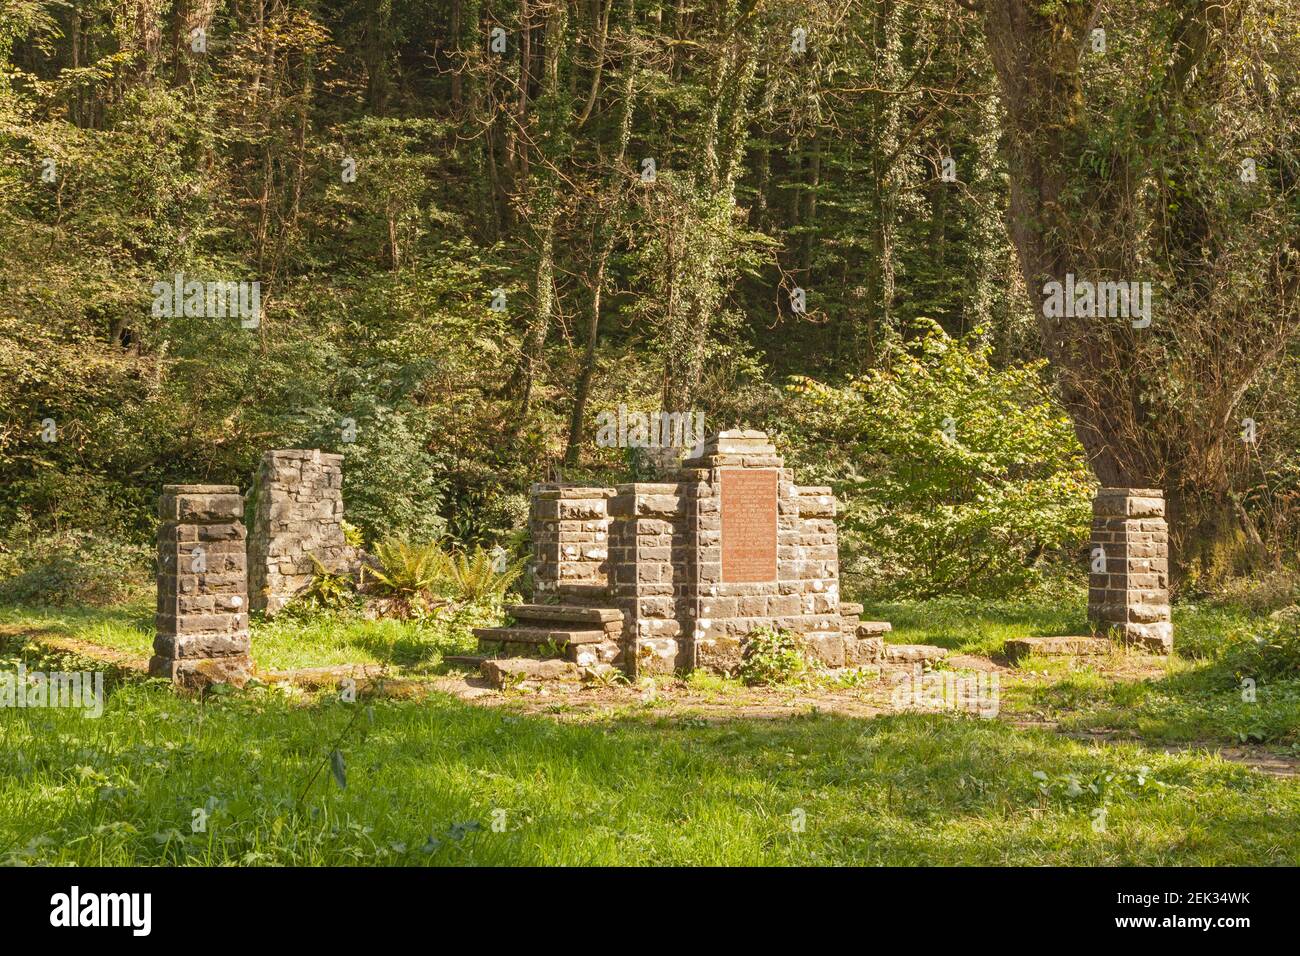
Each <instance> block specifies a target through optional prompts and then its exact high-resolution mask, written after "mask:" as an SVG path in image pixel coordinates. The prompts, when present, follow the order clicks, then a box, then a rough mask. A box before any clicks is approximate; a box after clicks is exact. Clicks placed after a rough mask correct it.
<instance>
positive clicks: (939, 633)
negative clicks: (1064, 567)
mask: <svg viewBox="0 0 1300 956" xmlns="http://www.w3.org/2000/svg"><path fill="white" fill-rule="evenodd" d="M1173 617H1174V648H1175V653H1176V654H1178V655H1179V656H1182V657H1205V656H1207V655H1209V654H1211V653H1212V652H1213V650H1214V649H1215V648H1216V647H1217V646H1219V645H1221V644H1222V643H1224V641H1226V640H1227V639H1229V638H1230V637H1232V636H1234V635H1236V634H1239V633H1241V632H1242V631H1246V630H1249V629H1250V628H1251V627H1252V625H1253V624H1255V623H1256V622H1258V620H1259V617H1260V615H1259V614H1252V613H1251V612H1249V611H1247V610H1245V609H1244V608H1241V607H1238V606H1221V605H1214V604H1209V603H1202V604H1176V605H1174V608H1173ZM862 618H863V620H879V621H889V622H890V623H891V624H892V625H893V630H892V631H890V632H889V633H888V634H887V635H885V638H886V640H888V641H889V642H890V643H891V644H934V645H936V646H938V647H946V648H949V649H950V650H953V651H955V652H957V653H961V654H984V655H994V654H997V653H999V652H1000V651H1001V650H1002V645H1003V644H1004V643H1006V641H1007V640H1008V639H1010V638H1015V637H1048V636H1052V635H1058V634H1088V633H1090V630H1091V629H1090V628H1089V626H1088V616H1087V594H1086V592H1084V591H1083V590H1081V589H1076V590H1075V591H1073V592H1067V593H1065V594H1063V595H1061V597H1060V599H1058V600H1052V599H1048V598H1036V599H1032V600H1026V599H1023V598H1008V599H986V598H967V597H942V598H931V599H929V600H924V601H902V600H899V601H875V602H866V603H864V605H863V612H862Z"/></svg>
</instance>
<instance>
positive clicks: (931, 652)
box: [885, 644, 948, 664]
mask: <svg viewBox="0 0 1300 956" xmlns="http://www.w3.org/2000/svg"><path fill="white" fill-rule="evenodd" d="M947 656H948V648H946V647H935V646H934V645H933V644H886V645H885V660H886V661H888V662H889V663H891V664H923V663H931V662H934V661H937V660H942V659H943V658H945V657H947Z"/></svg>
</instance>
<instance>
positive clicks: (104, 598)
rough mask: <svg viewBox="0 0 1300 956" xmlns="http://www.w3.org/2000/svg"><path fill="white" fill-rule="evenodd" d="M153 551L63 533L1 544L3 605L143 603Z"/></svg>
mask: <svg viewBox="0 0 1300 956" xmlns="http://www.w3.org/2000/svg"><path fill="white" fill-rule="evenodd" d="M152 558H153V550H152V549H151V548H149V547H147V546H145V545H141V544H129V543H124V542H121V541H117V540H113V539H109V538H103V537H98V536H96V535H93V534H89V533H87V532H78V531H65V532H62V533H58V534H46V535H39V536H37V537H33V538H26V539H22V538H19V539H17V540H14V539H12V538H11V539H10V540H9V541H8V542H7V543H0V601H12V602H16V603H23V604H45V605H55V606H64V605H74V604H80V605H92V606H105V605H109V604H117V603H119V602H121V601H125V600H128V599H130V598H134V597H144V596H145V595H146V594H147V593H148V592H149V589H150V585H151V583H152V580H151V575H152V565H151V562H152Z"/></svg>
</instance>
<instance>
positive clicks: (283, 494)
mask: <svg viewBox="0 0 1300 956" xmlns="http://www.w3.org/2000/svg"><path fill="white" fill-rule="evenodd" d="M253 502H254V504H253V530H252V534H251V535H249V540H248V555H249V575H248V576H249V591H250V600H251V607H252V609H253V610H255V611H264V612H265V613H266V616H267V617H271V616H273V615H274V614H275V613H276V612H277V611H279V610H280V608H282V607H284V605H285V604H287V603H288V602H289V601H290V600H292V599H293V597H294V595H295V594H297V593H298V592H299V591H301V590H303V589H304V588H306V587H307V586H308V585H310V584H311V582H312V579H313V578H314V577H315V575H316V573H317V567H316V562H315V561H313V560H312V558H315V559H316V561H319V562H320V563H321V564H322V565H323V566H324V567H325V569H326V570H328V571H330V572H331V573H334V574H340V573H343V572H344V571H347V570H348V568H349V566H350V565H351V563H352V549H351V548H349V547H348V543H347V541H346V539H345V538H344V536H343V456H342V455H333V454H329V453H327V452H322V451H320V450H319V449H280V450H276V451H268V452H267V453H266V454H264V455H263V456H262V465H261V468H260V469H259V471H258V475H257V484H256V486H255V488H254V491H253Z"/></svg>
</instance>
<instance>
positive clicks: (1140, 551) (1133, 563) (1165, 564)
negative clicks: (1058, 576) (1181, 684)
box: [1088, 488, 1173, 654]
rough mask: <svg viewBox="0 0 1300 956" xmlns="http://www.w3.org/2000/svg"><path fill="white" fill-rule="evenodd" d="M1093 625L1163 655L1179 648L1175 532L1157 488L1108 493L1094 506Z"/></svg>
mask: <svg viewBox="0 0 1300 956" xmlns="http://www.w3.org/2000/svg"><path fill="white" fill-rule="evenodd" d="M1092 515H1093V517H1092V549H1091V552H1090V573H1089V577H1088V620H1089V621H1090V622H1091V623H1092V626H1093V629H1094V631H1097V632H1099V633H1103V634H1106V635H1111V636H1114V637H1117V638H1118V639H1120V640H1122V641H1124V642H1125V643H1130V644H1139V645H1141V646H1143V647H1145V648H1146V649H1147V650H1150V651H1154V652H1155V653H1158V654H1161V653H1163V654H1167V653H1169V651H1170V650H1171V649H1172V647H1173V624H1172V622H1171V617H1170V613H1169V528H1168V526H1167V525H1166V524H1165V517H1164V515H1165V500H1164V494H1163V492H1161V491H1160V490H1159V489H1156V488H1102V489H1100V490H1098V492H1097V495H1096V497H1095V498H1094V499H1093V502H1092Z"/></svg>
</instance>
